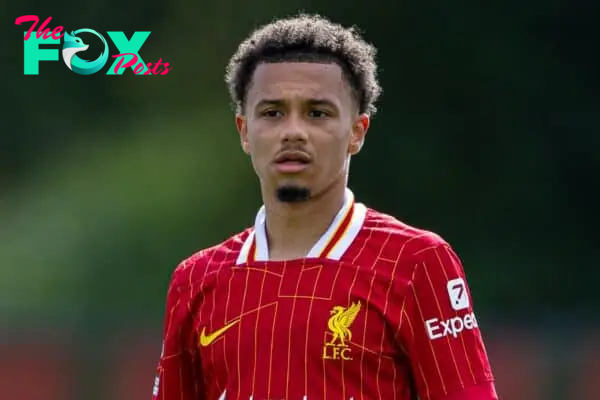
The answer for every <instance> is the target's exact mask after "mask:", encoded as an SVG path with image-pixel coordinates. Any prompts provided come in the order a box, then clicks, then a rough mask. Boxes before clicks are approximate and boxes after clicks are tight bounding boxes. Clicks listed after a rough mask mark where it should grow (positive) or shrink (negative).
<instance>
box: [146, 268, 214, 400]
mask: <svg viewBox="0 0 600 400" xmlns="http://www.w3.org/2000/svg"><path fill="white" fill-rule="evenodd" d="M180 275H181V273H180V271H178V270H176V271H175V273H174V274H173V277H172V279H171V282H170V284H169V289H168V292H167V301H166V315H165V324H164V332H163V344H162V351H161V355H160V361H159V363H158V367H157V375H156V378H155V381H154V388H153V391H152V400H203V399H204V392H203V389H202V384H203V380H202V375H201V372H200V365H201V364H200V360H199V355H198V351H197V346H195V344H194V337H195V335H194V334H193V316H192V313H191V301H190V300H191V297H192V296H191V293H190V289H189V285H187V284H186V283H185V282H182V281H184V280H183V279H181V278H180Z"/></svg>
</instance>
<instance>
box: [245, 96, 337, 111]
mask: <svg viewBox="0 0 600 400" xmlns="http://www.w3.org/2000/svg"><path fill="white" fill-rule="evenodd" d="M286 102H287V101H286V100H284V99H263V100H261V101H259V102H258V104H257V105H256V108H258V107H262V106H266V105H275V106H280V105H283V104H285V103H286ZM306 103H308V104H309V105H311V106H329V107H332V108H336V109H337V108H338V107H337V105H336V104H335V103H334V102H333V101H331V100H327V99H323V98H310V99H307V100H306Z"/></svg>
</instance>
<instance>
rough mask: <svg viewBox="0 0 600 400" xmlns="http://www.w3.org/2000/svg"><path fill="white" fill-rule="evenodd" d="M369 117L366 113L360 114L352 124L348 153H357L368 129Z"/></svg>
mask: <svg viewBox="0 0 600 400" xmlns="http://www.w3.org/2000/svg"><path fill="white" fill-rule="evenodd" d="M369 124H370V119H369V116H368V115H367V114H361V115H360V116H359V117H358V119H357V120H356V121H355V122H354V124H353V125H352V136H351V137H350V145H349V146H348V153H349V154H350V155H351V156H353V155H355V154H357V153H358V152H359V151H360V149H361V148H362V146H363V143H364V142H365V136H366V134H367V131H368V130H369Z"/></svg>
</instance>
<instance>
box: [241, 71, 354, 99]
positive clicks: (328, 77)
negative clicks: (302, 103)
mask: <svg viewBox="0 0 600 400" xmlns="http://www.w3.org/2000/svg"><path fill="white" fill-rule="evenodd" d="M265 98H274V99H282V100H290V99H314V98H318V99H327V100H330V101H335V102H337V103H341V104H340V106H341V105H342V104H343V103H346V102H348V101H351V91H350V87H349V85H348V83H347V82H346V79H345V78H344V75H343V72H342V68H341V67H340V66H339V65H337V64H335V63H310V62H278V63H263V64H259V65H258V66H257V67H256V70H255V71H254V75H253V77H252V83H251V85H250V88H249V90H248V104H249V105H251V104H252V103H256V102H258V101H261V100H263V99H265Z"/></svg>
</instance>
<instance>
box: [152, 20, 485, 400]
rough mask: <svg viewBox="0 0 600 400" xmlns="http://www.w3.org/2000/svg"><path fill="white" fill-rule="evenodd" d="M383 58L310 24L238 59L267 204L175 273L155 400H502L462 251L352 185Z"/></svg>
mask: <svg viewBox="0 0 600 400" xmlns="http://www.w3.org/2000/svg"><path fill="white" fill-rule="evenodd" d="M374 56H375V49H374V48H373V47H372V46H371V45H369V44H367V43H366V42H365V41H363V39H361V38H360V37H359V36H358V34H357V33H356V32H355V31H354V30H351V29H345V28H343V27H341V26H339V25H336V24H333V23H331V22H329V21H327V20H325V19H322V18H320V17H317V16H307V15H301V16H298V17H295V18H291V19H285V20H279V21H276V22H274V23H272V24H269V25H267V26H264V27H263V28H261V29H259V30H258V31H256V32H254V33H253V34H252V35H251V36H250V37H249V38H248V39H247V40H246V41H244V42H243V43H242V44H241V45H240V46H239V49H238V51H237V52H236V54H235V55H234V56H233V58H232V59H231V62H230V64H229V67H228V70H227V75H226V76H227V83H228V84H229V88H230V91H231V95H232V98H233V100H234V102H235V104H236V105H237V115H236V117H235V122H236V126H237V129H238V131H239V134H240V138H241V145H242V149H243V150H244V152H246V153H247V154H248V155H249V156H250V159H251V160H252V164H253V166H254V169H255V170H256V173H257V175H258V178H259V181H260V187H261V192H262V198H263V202H264V206H263V207H262V208H261V209H260V210H259V211H258V214H257V216H256V221H255V225H254V226H253V227H251V228H249V229H247V230H245V231H244V232H242V233H240V234H237V235H235V236H233V237H231V238H229V239H228V240H226V241H225V242H223V243H221V244H219V245H217V246H215V247H212V248H209V249H205V250H202V251H200V252H198V253H196V254H194V255H192V256H191V257H190V258H188V259H187V260H185V261H183V262H182V263H181V264H180V265H179V266H178V268H177V269H176V270H175V272H174V274H173V277H172V281H171V284H170V287H169V290H168V295H167V309H166V311H167V314H166V321H165V331H164V343H163V352H162V355H161V358H160V363H159V365H158V375H157V378H156V381H155V388H154V397H153V398H154V399H155V400H200V399H201V400H217V399H243V400H249V399H252V400H280V399H285V400H317V399H331V400H348V399H355V400H358V399H365V400H366V399H369V400H371V399H389V400H408V399H415V398H417V397H418V398H419V399H422V400H492V399H497V396H496V394H495V389H494V384H493V377H492V372H491V369H490V366H489V363H488V359H487V355H486V350H485V347H484V344H483V341H482V338H481V334H480V331H479V327H478V324H477V320H476V319H475V315H474V313H473V305H472V303H471V297H470V292H469V289H468V286H467V283H466V279H465V274H464V271H463V267H462V265H461V262H460V260H459V259H458V257H457V256H456V254H455V253H454V252H453V251H452V249H451V247H450V246H449V245H448V243H446V242H445V241H444V240H443V239H442V238H440V237H439V236H438V235H436V234H434V233H431V232H427V231H423V230H420V229H416V228H414V227H411V226H409V225H406V224H404V223H402V222H399V221H398V220H396V219H394V218H393V217H391V216H388V215H385V214H382V213H380V212H377V211H375V210H372V209H369V208H367V207H365V206H364V205H362V204H360V203H358V202H356V201H355V198H354V196H353V194H352V192H351V191H350V190H349V189H348V188H347V180H348V169H349V163H350V157H351V156H353V155H355V154H357V153H358V152H359V151H360V149H361V148H362V146H363V143H364V140H365V134H366V133H367V129H368V128H369V121H370V120H369V117H370V116H372V115H373V114H374V112H375V107H374V103H375V101H376V100H377V98H378V96H379V93H380V88H379V84H378V82H377V78H376V64H375V61H374Z"/></svg>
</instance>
